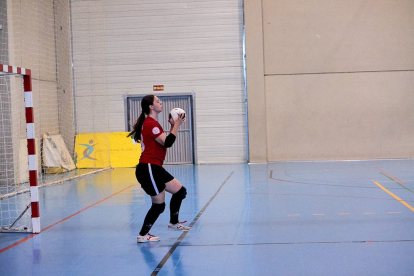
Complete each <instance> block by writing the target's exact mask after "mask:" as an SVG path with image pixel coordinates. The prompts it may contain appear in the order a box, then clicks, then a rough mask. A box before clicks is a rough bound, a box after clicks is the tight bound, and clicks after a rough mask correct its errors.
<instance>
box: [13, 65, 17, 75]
mask: <svg viewBox="0 0 414 276" xmlns="http://www.w3.org/2000/svg"><path fill="white" fill-rule="evenodd" d="M12 70H13V73H14V74H17V67H16V66H12Z"/></svg>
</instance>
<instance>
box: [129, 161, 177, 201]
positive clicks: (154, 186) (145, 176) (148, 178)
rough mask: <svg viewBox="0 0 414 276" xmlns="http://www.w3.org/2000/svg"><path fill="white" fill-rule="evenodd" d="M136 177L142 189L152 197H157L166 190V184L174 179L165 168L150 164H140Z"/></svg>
mask: <svg viewBox="0 0 414 276" xmlns="http://www.w3.org/2000/svg"><path fill="white" fill-rule="evenodd" d="M135 176H136V177H137V180H138V182H139V184H141V187H142V189H144V191H145V192H146V193H147V194H148V195H150V196H156V195H158V194H159V193H161V192H162V191H164V190H165V183H167V182H170V181H171V180H173V179H174V176H172V175H171V174H169V173H168V172H167V171H166V170H165V169H164V168H163V167H160V166H158V165H154V164H148V163H139V164H138V165H137V168H136V170H135Z"/></svg>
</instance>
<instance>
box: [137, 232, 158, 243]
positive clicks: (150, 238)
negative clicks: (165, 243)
mask: <svg viewBox="0 0 414 276" xmlns="http://www.w3.org/2000/svg"><path fill="white" fill-rule="evenodd" d="M156 241H160V238H159V237H157V236H153V235H151V234H146V235H145V236H141V235H139V236H138V237H137V242H156Z"/></svg>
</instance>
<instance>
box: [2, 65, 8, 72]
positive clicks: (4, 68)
mask: <svg viewBox="0 0 414 276" xmlns="http://www.w3.org/2000/svg"><path fill="white" fill-rule="evenodd" d="M3 72H9V66H8V65H6V64H3Z"/></svg>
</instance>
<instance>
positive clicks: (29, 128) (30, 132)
mask: <svg viewBox="0 0 414 276" xmlns="http://www.w3.org/2000/svg"><path fill="white" fill-rule="evenodd" d="M26 129H27V139H34V138H35V130H34V123H29V124H26Z"/></svg>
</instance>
